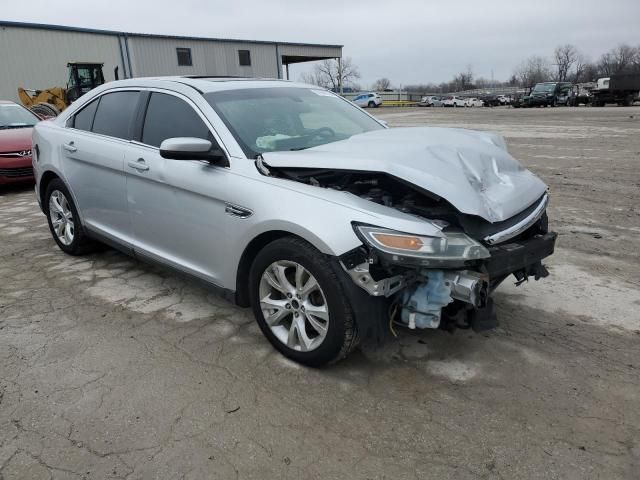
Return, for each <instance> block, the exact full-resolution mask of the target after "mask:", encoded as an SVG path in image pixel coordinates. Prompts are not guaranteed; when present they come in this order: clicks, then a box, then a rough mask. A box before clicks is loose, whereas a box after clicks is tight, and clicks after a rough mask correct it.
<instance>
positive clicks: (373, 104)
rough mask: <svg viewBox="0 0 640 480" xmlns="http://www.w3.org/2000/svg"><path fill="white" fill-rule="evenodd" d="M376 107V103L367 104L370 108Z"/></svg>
mask: <svg viewBox="0 0 640 480" xmlns="http://www.w3.org/2000/svg"><path fill="white" fill-rule="evenodd" d="M375 106H376V102H369V103H368V104H367V107H369V108H375Z"/></svg>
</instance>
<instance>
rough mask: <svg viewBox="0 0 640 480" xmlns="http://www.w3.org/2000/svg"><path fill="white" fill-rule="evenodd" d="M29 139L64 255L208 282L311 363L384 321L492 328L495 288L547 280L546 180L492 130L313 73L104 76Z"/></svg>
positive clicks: (374, 332) (385, 327)
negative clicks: (364, 105) (379, 116)
mask: <svg viewBox="0 0 640 480" xmlns="http://www.w3.org/2000/svg"><path fill="white" fill-rule="evenodd" d="M33 152H34V160H33V162H34V171H35V175H36V181H37V186H36V192H37V195H38V199H39V202H40V205H41V208H42V211H43V212H44V214H45V215H46V217H47V219H48V222H49V226H50V229H51V233H52V236H53V239H54V240H55V242H56V243H57V244H58V246H59V247H60V248H61V249H62V250H63V251H64V252H66V253H68V254H70V255H80V254H83V253H87V252H90V251H91V250H92V249H93V248H94V247H95V245H96V244H97V243H106V244H108V245H112V246H114V247H117V248H119V249H120V250H122V251H124V252H126V253H128V254H130V255H133V256H135V257H137V258H140V259H142V260H145V261H149V262H155V263H160V264H162V265H164V266H167V267H170V268H174V269H177V270H179V271H180V272H184V273H186V274H189V275H191V276H193V277H196V278H198V279H201V280H203V281H204V282H206V283H207V284H208V285H209V286H210V287H211V288H212V289H215V290H217V291H219V292H220V293H222V294H223V295H224V296H225V297H226V298H228V299H229V300H231V301H233V302H235V303H236V304H238V305H241V306H246V307H251V308H252V309H253V312H254V314H255V317H256V320H257V322H258V324H259V326H260V328H261V329H262V331H263V332H264V335H265V336H266V338H267V339H268V340H269V341H270V342H271V343H272V344H273V345H274V347H275V348H277V349H278V350H279V351H280V352H282V353H283V354H284V355H286V356H288V357H290V358H292V359H294V360H296V361H298V362H301V363H303V364H306V365H312V366H320V365H324V364H327V363H331V362H335V361H337V360H339V359H341V358H343V357H345V356H346V355H347V354H348V353H349V352H350V351H351V350H353V349H354V348H355V347H356V346H357V345H358V343H359V342H361V341H380V340H384V339H385V338H386V337H387V336H388V335H389V332H390V331H391V329H393V328H394V326H395V327H396V328H398V327H400V328H410V329H415V328H447V329H451V328H453V327H455V326H469V327H472V328H474V329H476V330H482V329H486V328H491V327H493V326H495V324H496V320H495V311H494V306H493V301H492V298H491V296H490V294H491V292H492V291H493V290H494V289H495V288H496V287H497V286H498V285H499V284H500V282H502V281H503V280H504V279H505V278H507V277H508V276H509V275H511V274H514V275H515V276H516V278H517V279H518V281H521V282H522V281H524V280H526V279H527V278H528V277H530V276H532V277H535V278H536V279H538V278H541V277H544V276H546V275H547V271H546V270H545V268H544V266H543V265H542V263H541V260H542V259H543V258H545V257H546V256H548V255H550V254H551V253H552V251H553V247H554V242H555V234H554V233H553V232H549V231H548V227H547V218H546V213H545V212H546V206H547V202H548V196H547V193H546V190H547V188H546V186H545V185H544V183H543V182H542V181H540V180H539V179H538V178H537V177H535V176H534V175H533V174H532V173H531V172H529V171H527V170H525V169H524V168H522V167H521V166H520V164H519V163H518V162H517V161H516V160H514V159H513V158H512V157H511V156H510V155H509V153H508V152H507V150H506V145H505V143H504V141H503V140H502V138H501V137H499V136H497V135H494V134H489V133H481V132H473V131H468V130H458V129H443V128H402V129H401V128H398V129H389V128H387V127H386V126H385V124H384V123H383V122H380V121H378V120H376V118H374V117H373V116H371V115H369V114H368V113H366V112H364V111H363V110H362V109H360V108H358V107H356V106H354V105H353V104H352V103H351V102H349V101H347V100H345V99H343V98H341V97H340V96H337V95H335V94H333V93H331V92H329V91H327V90H324V89H321V88H316V87H311V86H308V85H302V84H295V83H290V82H283V81H276V80H273V81H270V80H251V79H220V78H215V79H214V78H211V79H207V78H197V79H196V78H181V77H167V78H156V79H133V80H123V81H116V82H110V83H107V84H105V85H103V86H101V87H99V88H97V89H95V90H93V91H91V92H90V93H88V94H86V95H84V96H83V97H82V98H81V99H79V100H78V101H76V102H75V103H74V104H73V105H72V106H71V107H69V108H68V109H67V110H65V112H63V113H62V114H61V115H60V116H59V117H57V118H56V119H55V120H52V121H48V122H41V123H39V124H38V125H37V126H36V127H35V130H34V134H33Z"/></svg>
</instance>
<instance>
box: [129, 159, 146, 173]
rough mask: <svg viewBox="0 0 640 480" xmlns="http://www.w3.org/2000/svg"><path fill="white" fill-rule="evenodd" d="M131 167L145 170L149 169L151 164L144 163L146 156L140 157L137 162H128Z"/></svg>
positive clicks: (140, 170) (141, 170)
mask: <svg viewBox="0 0 640 480" xmlns="http://www.w3.org/2000/svg"><path fill="white" fill-rule="evenodd" d="M127 165H129V166H130V167H131V168H134V169H136V170H138V171H139V172H144V171H147V170H149V165H147V164H146V163H144V158H139V159H138V161H137V162H127Z"/></svg>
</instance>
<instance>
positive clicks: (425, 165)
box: [262, 127, 547, 223]
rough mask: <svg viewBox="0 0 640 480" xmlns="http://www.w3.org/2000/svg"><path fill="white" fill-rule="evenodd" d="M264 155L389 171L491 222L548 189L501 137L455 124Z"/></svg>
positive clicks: (279, 163) (276, 163)
mask: <svg viewBox="0 0 640 480" xmlns="http://www.w3.org/2000/svg"><path fill="white" fill-rule="evenodd" d="M262 157H263V158H264V162H265V163H266V164H267V165H268V166H272V167H276V168H278V167H282V168H287V167H288V168H327V169H332V170H351V171H369V172H381V173H387V174H389V175H392V176H394V177H397V178H399V179H401V180H404V181H406V182H409V183H412V184H414V185H416V186H418V187H419V188H421V189H423V190H427V191H429V192H431V193H434V194H436V195H438V196H440V197H442V198H444V199H445V200H447V201H448V202H449V203H451V204H452V205H453V206H454V207H456V208H457V209H458V210H459V211H461V212H462V213H466V214H470V215H478V216H480V217H482V218H484V219H485V220H488V221H489V222H492V223H493V222H499V221H502V220H506V219H508V218H510V217H512V216H513V215H515V214H517V213H519V212H521V211H522V210H524V209H525V208H527V207H528V206H530V205H531V204H533V202H535V201H536V200H537V199H538V198H540V197H541V196H542V194H543V193H544V192H545V191H546V189H547V186H546V185H545V184H544V183H543V182H542V180H540V179H539V178H538V177H536V176H535V175H534V174H533V173H531V172H530V171H529V170H526V169H525V168H523V167H522V166H521V165H520V163H518V161H517V160H515V159H514V158H513V157H512V156H511V155H509V153H508V152H507V149H506V145H505V143H504V140H503V139H502V137H500V136H499V135H496V134H492V133H485V132H477V131H473V130H464V129H457V128H435V127H417V128H389V129H384V130H376V131H373V132H368V133H363V134H360V135H354V136H352V137H351V138H348V139H346V140H341V141H339V142H333V143H328V144H326V145H320V146H318V147H313V148H309V149H307V150H301V151H293V152H271V153H264V154H263V155H262Z"/></svg>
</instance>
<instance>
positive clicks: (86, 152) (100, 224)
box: [61, 90, 140, 243]
mask: <svg viewBox="0 0 640 480" xmlns="http://www.w3.org/2000/svg"><path fill="white" fill-rule="evenodd" d="M139 97H140V92H139V91H133V90H131V91H129V90H123V91H114V92H109V93H106V94H104V95H101V96H100V97H98V98H97V99H96V100H94V101H92V102H91V103H89V104H88V105H87V106H86V107H84V108H83V109H82V110H80V111H79V112H78V113H76V114H75V115H74V116H73V118H71V119H70V120H69V122H70V123H69V124H68V126H69V127H70V128H66V129H65V130H64V134H63V135H64V138H63V142H62V145H61V149H62V150H61V154H62V155H63V156H64V157H65V158H66V161H65V162H64V174H65V177H66V179H67V182H68V184H69V187H70V189H71V191H72V193H73V195H74V197H75V200H76V204H77V206H78V209H79V211H80V216H81V218H82V220H83V223H84V224H85V225H86V226H87V227H88V228H89V229H91V230H93V231H95V232H97V233H99V234H101V235H103V236H105V237H107V238H109V239H113V240H118V241H121V242H124V243H128V242H129V241H130V238H131V237H130V235H131V227H130V222H129V212H128V205H127V195H126V182H125V177H124V155H125V150H126V147H127V145H128V144H129V141H130V139H131V138H132V127H133V120H134V116H135V112H136V108H137V103H138V100H139Z"/></svg>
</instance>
